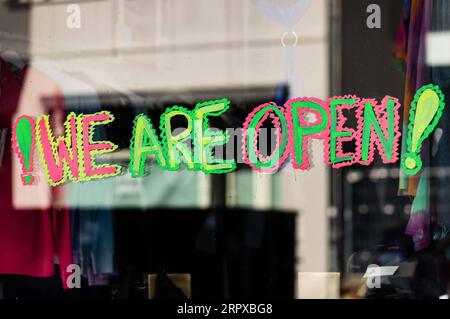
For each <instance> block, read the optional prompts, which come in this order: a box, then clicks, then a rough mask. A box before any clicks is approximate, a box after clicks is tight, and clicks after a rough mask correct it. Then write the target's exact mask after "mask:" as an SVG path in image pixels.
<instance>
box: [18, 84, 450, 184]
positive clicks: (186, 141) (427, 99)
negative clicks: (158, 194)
mask: <svg viewBox="0 0 450 319" xmlns="http://www.w3.org/2000/svg"><path fill="white" fill-rule="evenodd" d="M230 104H231V103H230V101H229V100H227V99H222V100H215V101H208V102H202V103H198V104H197V105H196V106H195V108H194V109H192V110H191V109H187V108H185V107H180V106H172V107H170V108H167V109H166V110H165V112H164V113H163V114H162V115H161V117H160V121H159V123H158V124H159V129H160V132H161V133H160V134H158V133H157V131H156V130H155V126H154V125H157V124H156V123H152V121H151V119H150V118H149V117H147V116H146V115H145V114H140V115H138V116H136V118H135V119H134V125H133V132H132V138H131V141H130V163H129V168H128V169H129V172H130V173H131V176H132V177H135V178H137V177H141V176H144V175H145V174H147V173H150V172H149V170H151V169H149V168H148V167H147V165H146V164H147V162H148V161H149V159H150V158H152V159H153V160H154V161H153V162H154V163H156V164H157V165H158V166H159V167H160V168H161V169H165V170H172V171H175V170H179V169H180V168H181V166H183V167H185V168H186V169H188V170H197V171H203V172H204V173H211V174H223V173H228V172H231V171H233V170H235V169H236V163H235V161H234V160H230V159H218V158H214V154H213V153H214V152H213V149H214V147H217V146H223V145H226V144H227V143H228V141H229V136H228V134H227V132H225V131H221V130H212V128H211V127H210V125H209V119H210V118H212V117H219V116H221V115H222V114H224V113H225V112H227V110H229V108H230V107H231V106H230ZM444 106H445V105H444V96H443V94H442V92H441V90H440V89H439V87H437V86H435V85H433V84H429V85H426V86H424V87H422V88H420V89H419V90H418V91H417V93H416V95H415V98H414V101H413V102H412V105H411V111H410V117H409V125H408V130H407V132H405V134H408V138H407V152H406V153H405V154H404V156H403V157H402V158H401V166H402V169H403V170H404V171H405V172H406V173H407V174H409V175H415V174H417V173H418V172H419V171H420V169H421V167H422V162H421V158H420V151H421V145H422V142H423V141H424V140H425V139H426V138H427V137H428V136H429V135H430V134H431V133H432V132H433V130H434V129H435V128H436V126H437V124H438V122H439V119H440V117H441V115H442V111H443V109H444ZM399 109H400V103H399V102H398V100H397V99H396V98H394V97H390V96H386V97H385V98H384V99H383V100H382V101H377V100H375V99H364V98H359V97H357V96H355V95H347V96H342V97H333V98H330V99H328V100H327V101H321V100H319V99H316V98H295V99H291V100H289V101H287V103H286V104H285V105H283V106H280V105H276V104H275V103H267V104H263V105H260V106H258V107H256V108H255V109H254V110H253V111H252V112H250V113H249V114H248V116H247V118H246V119H245V121H244V123H243V134H242V156H243V158H244V161H245V163H246V164H248V165H249V166H250V167H251V168H252V169H254V170H257V171H260V172H265V173H273V172H276V171H277V170H278V169H279V168H280V167H281V165H283V164H284V163H285V162H286V161H287V160H288V159H290V160H291V164H292V166H293V167H294V168H295V169H300V170H306V169H308V168H309V167H310V165H311V163H310V155H311V154H309V150H308V144H309V141H310V140H312V139H320V140H322V141H323V147H324V159H323V160H324V162H325V163H327V164H329V165H331V166H332V167H333V168H340V167H344V166H350V165H354V164H361V165H370V164H371V163H372V162H373V161H374V158H375V154H376V153H378V154H379V156H380V158H381V160H382V162H383V163H385V164H392V163H396V162H397V161H398V160H399V159H400V156H399V141H400V136H401V132H400V129H399V121H400V116H399ZM349 111H350V112H353V114H354V115H355V118H356V122H357V125H356V128H350V127H347V126H346V122H347V118H346V114H347V113H348V112H349ZM311 114H313V115H314V119H313V120H310V119H309V118H308V115H311ZM175 117H182V118H184V120H185V122H186V123H187V125H186V127H185V128H182V131H181V132H178V133H177V134H174V128H173V127H172V119H173V118H175ZM112 121H114V115H113V114H111V113H110V112H106V111H102V112H97V113H95V114H78V115H77V114H75V113H70V114H69V115H68V116H67V118H66V121H65V123H64V127H65V132H64V134H63V135H62V136H54V134H53V131H52V128H51V126H50V124H49V123H50V116H49V115H41V116H38V117H37V118H32V117H30V116H27V115H21V116H19V117H18V118H17V119H16V121H15V122H14V125H13V128H12V132H13V136H12V147H13V149H14V151H15V153H16V154H17V156H18V157H19V159H20V162H21V165H22V181H23V184H24V185H30V184H33V182H34V179H33V171H32V170H33V156H32V154H33V152H34V148H35V146H37V150H38V153H39V156H40V161H41V162H42V167H43V168H44V171H45V176H46V179H47V182H48V183H49V184H50V185H52V186H57V185H60V184H62V183H65V182H68V181H70V182H83V181H89V180H93V179H101V178H106V177H112V176H117V175H119V174H121V173H122V171H123V168H122V167H121V166H119V165H113V164H97V163H96V162H95V157H96V156H97V155H100V154H106V153H111V152H114V151H115V150H117V145H115V144H114V143H112V142H110V141H94V140H93V138H92V137H93V134H94V131H95V128H96V127H97V126H100V125H105V124H108V123H111V122H112ZM266 121H270V124H271V125H272V127H273V128H274V130H275V146H274V149H273V151H272V152H271V154H270V155H264V154H262V153H263V152H261V150H260V149H259V143H258V141H259V135H260V132H261V128H262V126H263V125H264V123H265V122H266ZM347 142H351V143H353V145H354V148H353V151H352V152H348V151H347V152H346V151H344V147H343V145H344V143H347ZM146 170H147V171H146Z"/></svg>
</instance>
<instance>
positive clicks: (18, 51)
mask: <svg viewBox="0 0 450 319" xmlns="http://www.w3.org/2000/svg"><path fill="white" fill-rule="evenodd" d="M449 22H450V7H449V4H448V3H447V2H446V1H445V0H441V1H439V0H434V1H432V0H429V1H428V0H407V1H403V0H395V1H392V0H389V1H388V0H372V1H366V0H361V1H351V0H314V1H310V0H243V1H227V0H189V1H187V0H146V1H144V0H85V1H76V2H74V1H65V0H3V1H0V61H1V69H0V71H1V81H2V82H1V94H0V129H1V130H2V131H1V133H2V135H1V137H2V139H1V144H0V178H1V180H2V185H1V186H0V187H1V193H2V195H1V196H0V210H1V211H2V212H0V230H3V231H0V282H1V289H0V291H1V294H0V296H1V297H2V298H40V297H43V298H68V299H74V298H75V299H76V298H104V299H111V298H113V299H120V298H132V299H147V298H162V299H164V298H186V297H189V298H202V297H203V298H205V297H206V298H236V297H272V298H439V297H444V298H445V295H447V296H448V279H449V278H448V274H449V263H448V258H450V257H449V256H450V250H448V248H447V246H448V245H447V242H448V235H447V234H448V231H447V229H448V228H447V225H448V222H449V221H450V218H449V217H450V215H449V213H448V209H447V206H446V201H448V200H449V198H450V197H449V196H447V195H446V189H447V187H446V183H447V181H448V177H447V175H449V174H446V172H447V171H448V170H447V169H446V167H447V166H448V165H446V160H447V159H446V158H447V157H446V155H445V154H446V153H447V152H446V149H445V148H446V147H448V146H447V145H450V144H449V143H447V140H446V138H445V134H443V133H445V129H446V125H447V124H446V123H447V120H446V119H447V115H446V112H445V114H444V116H443V118H442V120H441V123H440V126H439V129H440V130H441V131H440V133H439V134H437V135H439V136H440V137H438V136H436V134H435V135H434V137H433V136H432V137H430V139H429V141H430V142H429V143H426V144H424V147H423V151H422V153H423V154H422V155H423V158H424V170H423V171H422V173H421V174H420V178H416V179H411V178H406V177H405V176H402V173H401V171H400V169H399V168H400V167H399V163H396V164H394V165H384V164H381V163H379V162H381V161H379V158H378V157H376V160H377V161H376V163H375V164H374V165H372V166H370V167H362V166H358V165H356V166H352V167H350V168H343V169H339V170H334V169H331V168H330V167H328V166H327V165H326V164H324V163H323V160H322V158H323V147H322V141H314V142H313V143H311V145H310V154H312V158H311V163H312V164H313V166H312V168H310V169H309V170H307V171H300V170H294V169H293V168H292V167H291V165H290V163H287V164H286V165H284V166H283V167H282V168H281V169H280V170H279V171H278V172H277V173H276V174H263V173H258V172H256V171H253V170H252V169H251V168H250V167H248V166H247V165H245V164H242V160H241V154H240V153H239V151H238V150H240V146H239V145H240V144H239V143H240V138H239V137H240V135H239V133H237V134H236V135H235V136H232V139H231V141H230V143H233V146H232V149H233V150H235V152H231V153H232V154H231V157H232V158H235V159H236V160H237V161H238V167H237V170H236V171H234V172H232V173H229V174H223V175H205V174H204V173H203V172H193V171H188V170H185V169H183V170H180V171H176V172H172V171H163V170H161V169H159V168H158V166H157V165H156V164H155V163H153V164H150V162H151V161H150V160H149V161H148V164H147V165H148V170H149V171H150V174H147V175H146V176H144V177H142V178H132V177H131V175H130V174H129V173H128V164H129V143H130V139H131V132H132V127H133V119H134V117H135V116H136V115H138V114H140V113H145V114H147V115H148V116H149V117H150V118H151V119H152V121H153V123H154V126H155V127H157V126H158V124H155V123H158V122H157V121H159V116H160V115H161V114H162V113H163V112H164V109H165V108H167V107H170V106H173V105H180V106H185V107H186V108H188V109H192V108H194V106H195V104H196V103H198V102H203V101H208V100H213V99H220V98H228V99H230V100H231V107H230V110H229V111H228V112H226V113H225V114H224V115H222V116H221V117H220V118H214V119H211V124H212V125H213V126H214V127H216V128H220V129H223V130H233V129H234V130H237V131H238V130H239V128H241V127H242V125H243V122H244V120H245V117H246V116H247V115H248V113H249V112H250V111H251V110H252V109H253V108H254V107H256V106H258V105H260V104H263V103H267V102H270V101H274V102H276V103H277V104H278V105H283V103H285V102H286V101H287V100H288V99H289V98H293V97H303V96H308V97H316V98H319V99H323V100H325V99H327V98H328V97H331V96H338V95H345V94H350V93H351V94H356V95H358V96H360V97H366V98H376V99H379V100H381V99H382V98H383V97H384V96H386V95H390V96H394V97H397V98H399V100H400V102H401V103H402V108H401V113H402V115H403V113H404V112H406V113H405V114H408V110H409V105H410V102H411V94H412V95H414V92H415V90H416V89H417V88H419V87H420V86H422V85H424V84H428V83H430V82H433V83H435V84H438V85H440V86H441V89H443V91H444V93H445V98H446V99H448V96H449V95H448V84H449V77H450V72H449V71H448V69H449V68H448V66H449V65H450V48H449V45H448V43H450V41H449V39H450V37H449V33H448V32H449V30H450V29H449V25H450V24H449ZM405 106H408V108H405ZM100 110H108V111H111V112H112V113H113V114H114V115H115V120H114V122H112V123H111V124H109V125H106V126H104V127H102V128H98V129H97V130H96V133H95V135H94V139H95V140H110V141H112V142H113V143H115V144H117V145H118V146H119V150H118V151H116V152H114V153H111V154H110V155H108V156H104V157H100V158H98V159H97V162H98V163H103V162H107V163H112V162H113V163H116V164H119V165H121V166H122V167H123V172H122V174H121V175H120V176H117V177H114V178H109V179H102V180H97V181H89V182H85V183H79V184H65V185H63V186H59V187H55V188H52V187H49V186H48V184H47V183H46V181H45V179H44V175H43V172H42V167H41V166H40V163H39V160H38V157H37V155H35V159H36V160H35V161H34V165H35V167H34V174H35V176H36V180H37V182H36V183H35V184H34V185H32V186H23V185H22V184H21V180H20V174H21V173H22V166H21V164H20V162H19V160H18V158H17V156H16V155H15V154H14V153H12V152H11V145H10V140H11V124H12V122H13V121H14V119H15V118H16V117H17V116H18V115H20V114H28V115H33V116H37V115H40V114H52V115H53V121H54V123H53V126H54V129H55V132H57V133H58V132H59V134H62V133H63V130H62V122H63V120H62V119H63V117H64V116H65V114H68V113H69V112H71V111H73V112H75V113H86V114H87V113H94V112H98V111H100ZM403 118H404V117H403V116H402V121H403ZM403 123H404V121H403ZM180 125H182V123H181V124H180ZM348 125H349V126H352V125H355V121H354V119H352V118H351V116H350V115H349V120H348ZM347 144H348V145H347ZM352 147H353V148H354V145H352V144H351V143H346V145H344V148H345V149H347V148H348V149H349V150H351V149H352ZM402 147H404V143H402ZM269 149H270V146H269ZM228 155H229V154H228V151H227V156H228ZM448 161H450V159H449V160H448ZM447 164H450V163H447ZM413 217H414V218H413ZM70 265H75V266H77V267H78V268H77V267H75V268H73V267H72V268H67V267H69V266H70ZM68 269H71V270H70V271H68ZM73 269H75V272H73V271H74V270H73ZM72 273H73V274H74V275H78V273H79V275H80V276H79V278H78V277H76V276H75V277H70V276H69V275H71V274H72ZM371 274H372V275H371ZM78 279H79V280H78ZM71 285H72V286H71ZM67 286H69V287H67ZM79 286H80V287H81V288H80V287H79ZM63 288H65V289H63ZM67 288H73V289H67Z"/></svg>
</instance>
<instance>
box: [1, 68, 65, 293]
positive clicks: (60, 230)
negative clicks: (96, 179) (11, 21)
mask: <svg viewBox="0 0 450 319" xmlns="http://www.w3.org/2000/svg"><path fill="white" fill-rule="evenodd" d="M0 74H1V79H0V85H1V92H2V94H1V95H0V127H2V128H9V129H8V137H7V145H6V148H5V154H4V158H3V163H2V165H1V166H0V181H1V189H0V274H17V275H28V276H34V277H49V276H53V275H54V263H55V257H57V259H58V261H59V268H60V273H61V277H62V279H63V287H64V288H67V285H66V279H67V275H68V273H67V272H66V269H67V266H68V265H69V264H71V263H72V248H71V235H70V219H69V212H68V210H67V209H64V210H57V209H56V208H54V205H53V203H54V202H55V196H56V195H58V193H60V192H59V191H58V189H51V188H50V187H49V186H48V184H47V183H46V182H45V180H44V179H41V180H39V181H38V184H37V185H36V186H32V187H34V188H30V189H27V188H26V187H27V186H22V187H17V185H18V181H20V173H21V170H20V165H19V163H18V160H17V156H16V155H15V154H13V152H11V142H10V141H11V126H12V123H13V121H14V119H15V117H16V116H18V114H23V113H25V114H27V115H32V116H35V115H38V114H43V113H44V112H45V109H46V108H45V107H44V102H43V99H42V98H43V97H44V96H46V95H47V94H53V95H52V96H55V95H56V96H57V95H58V94H60V92H61V91H60V90H59V89H58V87H57V85H56V84H55V83H54V82H51V81H50V80H49V79H48V78H46V77H45V75H44V74H42V73H40V72H38V71H36V70H34V69H32V68H30V67H28V68H26V69H25V70H24V71H23V72H22V73H21V75H19V76H18V77H15V76H14V75H13V74H12V73H11V72H10V71H9V69H8V67H7V66H6V65H5V63H4V62H3V61H2V60H1V59H0ZM61 111H62V109H59V110H55V112H61ZM36 159H37V158H36ZM16 161H17V163H16ZM36 162H39V161H36ZM33 174H35V172H33ZM36 174H38V176H40V175H39V173H38V172H36ZM33 201H36V202H35V204H33V203H34V202H33ZM22 202H26V205H25V207H26V208H23V209H19V207H20V206H22V205H21V203H22ZM16 204H17V205H16Z"/></svg>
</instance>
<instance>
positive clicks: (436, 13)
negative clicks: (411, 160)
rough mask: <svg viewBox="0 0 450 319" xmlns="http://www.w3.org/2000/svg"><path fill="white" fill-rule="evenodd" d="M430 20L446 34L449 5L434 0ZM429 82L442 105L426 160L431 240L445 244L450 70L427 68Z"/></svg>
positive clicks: (449, 200)
mask: <svg viewBox="0 0 450 319" xmlns="http://www.w3.org/2000/svg"><path fill="white" fill-rule="evenodd" d="M431 17H432V19H431V31H432V32H449V31H450V2H449V1H448V0H434V1H433V8H432V16H431ZM447 54H449V53H448V52H447ZM431 82H432V83H434V84H436V85H438V86H439V87H440V88H441V90H442V92H443V93H444V102H445V105H446V107H445V108H444V110H443V113H442V117H441V119H440V121H439V124H438V125H437V127H436V129H435V131H434V135H431V136H430V140H432V142H433V144H434V145H433V154H432V156H431V159H430V160H431V169H432V173H433V178H432V180H431V183H432V184H431V190H432V194H433V196H432V198H431V200H432V208H433V213H434V215H433V217H434V219H435V225H434V229H433V239H435V240H446V239H448V238H449V232H450V174H449V172H448V170H449V167H450V155H449V154H450V136H449V132H450V110H449V106H450V67H449V66H441V67H436V66H433V67H431Z"/></svg>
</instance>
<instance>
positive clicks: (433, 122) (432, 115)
mask: <svg viewBox="0 0 450 319" xmlns="http://www.w3.org/2000/svg"><path fill="white" fill-rule="evenodd" d="M444 107H445V103H444V95H443V94H442V91H441V90H440V89H439V87H438V86H436V85H433V84H429V85H426V86H423V87H421V88H420V89H419V90H418V91H417V92H416V95H415V96H414V100H413V102H412V103H411V110H410V112H409V125H408V139H407V143H406V147H407V150H408V153H406V154H405V156H404V157H403V159H402V166H403V170H404V171H405V172H406V174H408V175H416V174H417V173H418V172H419V171H420V169H421V168H422V159H421V158H420V150H421V148H422V143H423V141H424V140H425V139H426V138H427V137H428V136H429V135H430V134H431V133H432V132H433V131H434V129H435V128H436V126H437V124H438V123H439V120H440V118H441V116H442V111H443V110H444Z"/></svg>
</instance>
